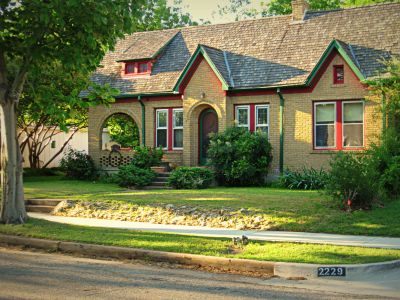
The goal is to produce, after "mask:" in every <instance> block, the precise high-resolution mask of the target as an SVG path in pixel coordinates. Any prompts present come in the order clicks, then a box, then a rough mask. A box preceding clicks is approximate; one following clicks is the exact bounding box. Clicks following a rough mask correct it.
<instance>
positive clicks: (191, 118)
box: [89, 0, 400, 173]
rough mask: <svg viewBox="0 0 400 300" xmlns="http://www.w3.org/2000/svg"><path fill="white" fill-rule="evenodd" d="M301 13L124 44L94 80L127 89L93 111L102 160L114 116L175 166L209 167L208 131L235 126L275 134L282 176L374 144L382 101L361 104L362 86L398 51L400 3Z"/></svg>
mask: <svg viewBox="0 0 400 300" xmlns="http://www.w3.org/2000/svg"><path fill="white" fill-rule="evenodd" d="M292 6H293V14H292V15H285V16H274V17H267V18H262V19H258V20H246V21H239V22H233V23H227V24H218V25H208V26H196V27H186V28H180V29H171V30H162V31H152V32H139V33H135V34H132V35H129V36H126V38H125V39H123V40H120V41H119V42H118V44H117V45H116V48H115V50H114V51H112V52H109V53H108V54H107V55H106V56H105V58H104V60H103V62H102V66H103V67H101V68H99V69H98V70H97V71H96V73H95V74H94V76H93V80H94V81H96V82H98V83H109V84H110V85H111V86H113V87H115V88H118V89H119V90H120V92H121V93H120V95H119V96H118V98H117V100H116V103H114V104H112V105H111V107H102V106H98V107H94V108H91V109H90V112H89V153H90V154H91V155H92V157H93V158H94V159H95V161H96V162H97V163H98V164H101V165H102V166H103V167H107V166H108V163H109V161H108V159H107V158H108V152H107V151H106V150H102V147H101V132H102V125H103V124H104V122H105V120H106V119H107V118H108V117H109V116H110V115H112V114H115V113H124V114H127V115H129V116H131V117H132V119H133V120H134V121H135V122H136V123H137V125H138V127H139V130H140V138H141V141H142V143H143V144H145V145H147V146H151V147H154V146H162V147H163V148H165V157H164V160H165V161H167V162H170V163H175V164H177V165H188V166H195V165H199V164H202V163H204V161H205V158H206V150H207V142H208V139H207V137H208V134H209V133H210V132H215V131H223V130H224V129H225V128H227V127H229V126H234V125H235V124H236V125H237V126H241V127H245V128H248V129H249V130H251V131H254V130H262V131H264V132H267V133H268V137H269V139H270V142H271V144H272V146H273V156H274V160H273V165H272V170H273V172H274V173H278V172H279V170H282V169H283V168H286V167H289V168H299V167H302V166H304V165H306V166H312V167H315V168H319V167H323V166H326V164H327V161H328V160H329V156H330V155H331V154H332V153H335V152H336V151H338V150H345V151H359V150H362V149H365V148H366V147H368V145H369V144H370V143H371V142H372V141H374V140H375V139H376V138H377V137H378V135H379V133H380V132H381V128H382V118H381V117H380V115H379V107H380V105H381V103H373V102H367V101H364V100H363V99H364V97H365V96H366V95H367V93H368V90H367V86H366V85H365V84H364V83H363V81H364V80H365V79H368V78H371V77H373V76H376V75H377V73H378V71H379V70H382V67H383V65H382V63H381V62H380V59H388V58H390V57H391V56H393V55H399V54H400V33H399V28H400V4H380V5H373V6H365V7H360V8H350V9H339V10H331V11H308V10H307V4H306V2H305V1H304V0H294V1H292ZM129 155H130V153H129V152H126V153H125V152H124V153H123V156H124V159H123V161H127V160H128V159H129ZM125 157H126V158H125Z"/></svg>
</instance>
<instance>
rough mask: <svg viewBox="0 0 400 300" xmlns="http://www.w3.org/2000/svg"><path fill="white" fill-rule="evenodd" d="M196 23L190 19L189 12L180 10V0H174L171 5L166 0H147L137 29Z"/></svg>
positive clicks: (174, 26) (165, 27)
mask: <svg viewBox="0 0 400 300" xmlns="http://www.w3.org/2000/svg"><path fill="white" fill-rule="evenodd" d="M193 25H198V23H197V22H194V21H192V17H191V15H190V14H189V13H185V12H183V10H182V0H174V2H173V4H172V5H169V4H168V1H167V0H147V1H146V3H145V4H144V5H143V8H142V16H141V17H140V18H139V20H138V30H139V31H151V30H159V29H169V28H177V27H184V26H193Z"/></svg>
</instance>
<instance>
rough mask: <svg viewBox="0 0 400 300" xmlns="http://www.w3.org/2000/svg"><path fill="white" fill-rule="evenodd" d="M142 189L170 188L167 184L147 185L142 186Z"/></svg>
mask: <svg viewBox="0 0 400 300" xmlns="http://www.w3.org/2000/svg"><path fill="white" fill-rule="evenodd" d="M142 189H143V190H171V189H172V188H171V187H169V186H158V185H148V186H145V187H143V188H142Z"/></svg>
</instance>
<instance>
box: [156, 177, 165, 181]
mask: <svg viewBox="0 0 400 300" xmlns="http://www.w3.org/2000/svg"><path fill="white" fill-rule="evenodd" d="M154 181H157V182H167V181H168V177H156V179H155V180H154Z"/></svg>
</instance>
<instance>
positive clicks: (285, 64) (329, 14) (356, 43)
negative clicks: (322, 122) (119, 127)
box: [93, 3, 400, 94]
mask: <svg viewBox="0 0 400 300" xmlns="http://www.w3.org/2000/svg"><path fill="white" fill-rule="evenodd" d="M399 28H400V3H391V4H380V5H372V6H365V7H358V8H350V9H341V10H333V11H324V12H313V11H309V12H307V13H306V15H305V18H304V22H300V23H295V24H294V23H292V20H291V16H290V15H286V16H276V17H267V18H263V19H257V20H246V21H239V22H233V23H227V24H217V25H207V26H196V27H186V28H181V29H172V30H163V31H153V32H140V33H135V34H133V35H130V36H127V37H126V39H124V40H121V41H119V42H118V43H117V45H116V48H115V50H114V51H112V52H109V53H107V54H106V56H105V57H104V59H103V62H102V67H101V68H99V69H98V70H97V71H96V73H95V74H94V75H93V80H94V81H95V82H97V83H100V84H102V83H109V84H110V85H111V86H112V87H115V88H118V89H119V90H120V91H121V94H142V93H173V90H174V88H175V87H176V85H177V82H178V81H179V79H180V77H181V76H182V74H183V72H184V70H185V69H186V68H187V66H188V65H189V62H190V60H191V59H193V56H194V54H195V52H197V51H201V52H202V55H204V56H206V57H207V58H208V59H209V62H211V63H212V64H213V65H214V67H215V72H216V74H217V73H219V75H220V77H221V78H222V79H223V81H224V84H226V86H227V87H228V88H233V89H253V88H256V87H263V88H268V87H276V86H280V87H285V86H303V85H306V84H309V83H310V81H311V80H312V78H313V76H315V72H316V70H318V68H319V67H320V64H321V61H322V60H323V58H324V57H325V56H326V55H327V53H329V51H330V50H332V49H335V51H338V52H339V53H340V54H341V55H342V56H343V57H344V58H345V59H346V62H347V63H348V64H349V66H350V67H351V68H352V69H353V71H354V72H355V73H356V74H357V76H358V77H359V78H360V79H362V78H370V77H372V76H375V75H376V74H377V72H378V71H379V70H381V69H382V68H383V64H382V63H381V62H380V61H379V60H380V59H382V58H384V59H387V58H390V57H391V56H393V55H400V34H399ZM333 41H334V42H333ZM199 45H202V47H201V48H199ZM205 45H206V46H205ZM160 49H162V51H161V52H159V50H160ZM199 49H200V50H199ZM155 53H158V58H157V60H156V61H155V62H154V65H153V68H152V74H151V76H148V77H132V78H123V77H121V64H120V63H119V62H118V61H120V60H123V59H138V58H144V57H153V56H154V54H155ZM223 62H225V64H224V63H223ZM226 62H227V64H226ZM210 65H211V64H210ZM228 67H229V69H228Z"/></svg>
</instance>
